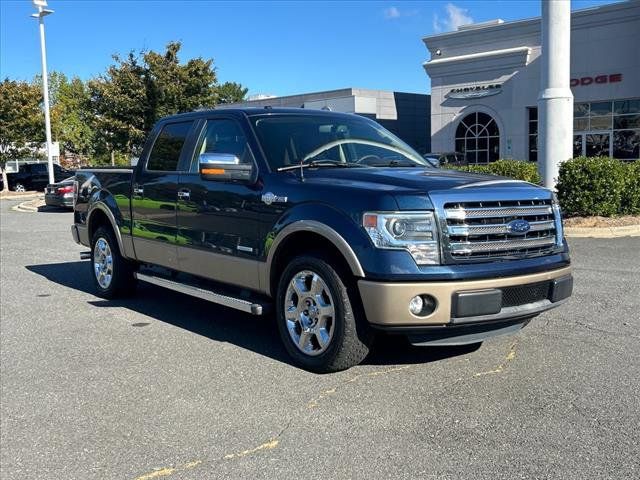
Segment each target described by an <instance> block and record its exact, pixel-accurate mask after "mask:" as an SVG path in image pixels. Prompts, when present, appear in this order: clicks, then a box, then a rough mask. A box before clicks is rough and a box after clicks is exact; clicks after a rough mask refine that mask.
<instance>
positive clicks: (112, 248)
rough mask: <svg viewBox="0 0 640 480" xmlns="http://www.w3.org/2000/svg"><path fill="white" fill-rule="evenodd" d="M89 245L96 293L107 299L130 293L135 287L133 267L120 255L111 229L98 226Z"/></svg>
mask: <svg viewBox="0 0 640 480" xmlns="http://www.w3.org/2000/svg"><path fill="white" fill-rule="evenodd" d="M91 247H92V248H91V269H92V271H93V280H94V283H95V285H96V289H97V290H98V295H100V296H101V297H104V298H109V299H111V298H116V297H119V296H126V295H131V294H132V293H133V291H134V290H135V287H136V281H135V276H134V272H135V267H134V264H133V263H132V262H130V261H128V260H127V259H125V258H124V257H123V256H122V255H121V253H120V249H119V248H118V243H117V241H116V239H115V235H114V234H113V231H112V230H111V229H110V228H106V227H100V228H98V229H97V230H96V233H94V234H93V238H92V241H91Z"/></svg>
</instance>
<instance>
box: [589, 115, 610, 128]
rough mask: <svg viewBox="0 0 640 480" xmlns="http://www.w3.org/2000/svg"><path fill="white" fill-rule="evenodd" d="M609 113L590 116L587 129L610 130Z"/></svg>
mask: <svg viewBox="0 0 640 480" xmlns="http://www.w3.org/2000/svg"><path fill="white" fill-rule="evenodd" d="M611 120H612V117H611V115H606V116H602V117H591V121H590V122H589V123H590V124H589V127H590V128H589V130H611Z"/></svg>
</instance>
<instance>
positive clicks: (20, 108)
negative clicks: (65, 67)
mask: <svg viewBox="0 0 640 480" xmlns="http://www.w3.org/2000/svg"><path fill="white" fill-rule="evenodd" d="M41 98H42V96H41V91H40V89H39V88H38V86H37V85H36V84H33V83H28V82H21V81H16V80H9V79H8V78H7V79H5V80H3V81H2V82H0V169H1V170H2V183H3V190H4V191H6V190H8V189H9V184H8V181H7V171H6V166H7V162H8V161H10V160H17V159H19V158H21V157H23V156H25V155H29V154H32V153H33V149H32V147H33V146H34V144H35V146H37V144H39V143H41V142H43V141H44V114H43V112H42V109H41V108H40V101H41Z"/></svg>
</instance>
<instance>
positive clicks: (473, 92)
mask: <svg viewBox="0 0 640 480" xmlns="http://www.w3.org/2000/svg"><path fill="white" fill-rule="evenodd" d="M500 92H502V84H501V83H493V84H490V85H474V86H471V87H460V88H452V89H451V90H449V93H447V94H446V95H445V98H459V99H463V98H481V97H490V96H491V95H497V94H498V93H500Z"/></svg>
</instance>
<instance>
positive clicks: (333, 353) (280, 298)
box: [276, 256, 372, 372]
mask: <svg viewBox="0 0 640 480" xmlns="http://www.w3.org/2000/svg"><path fill="white" fill-rule="evenodd" d="M352 297H354V298H352ZM358 301H359V299H358V298H355V293H351V296H350V293H349V289H348V288H347V282H345V281H343V279H342V278H341V277H340V275H339V274H338V272H337V271H336V269H335V268H334V267H333V266H332V265H331V263H329V262H327V261H325V260H324V259H322V258H318V257H313V256H301V257H296V258H294V259H293V260H292V261H291V262H290V263H289V265H288V266H287V268H286V269H285V271H284V272H283V274H282V277H281V279H280V283H279V285H278V293H277V302H276V309H277V321H278V330H279V332H280V337H281V339H282V341H283V343H284V346H285V348H286V349H287V351H288V352H289V354H290V355H291V357H293V359H294V360H295V361H296V363H298V364H299V365H300V366H302V367H303V368H306V369H309V370H312V371H317V372H333V371H338V370H344V369H347V368H350V367H352V366H354V365H358V364H359V363H360V362H361V361H362V360H364V358H365V357H366V356H367V354H368V353H369V346H370V344H371V338H372V335H371V331H370V329H369V327H368V325H367V324H366V320H365V319H364V316H363V315H362V314H360V308H358V305H359V303H357V302H358ZM354 307H355V308H354Z"/></svg>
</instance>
